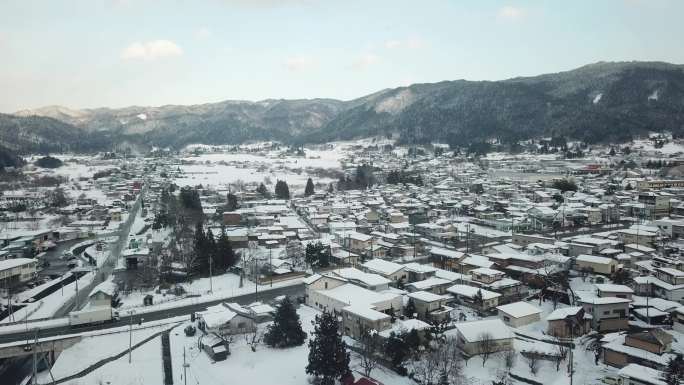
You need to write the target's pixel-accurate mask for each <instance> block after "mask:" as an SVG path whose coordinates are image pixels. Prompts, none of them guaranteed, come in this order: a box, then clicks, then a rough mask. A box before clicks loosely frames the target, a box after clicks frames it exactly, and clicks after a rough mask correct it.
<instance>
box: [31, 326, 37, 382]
mask: <svg viewBox="0 0 684 385" xmlns="http://www.w3.org/2000/svg"><path fill="white" fill-rule="evenodd" d="M37 349H38V329H36V335H35V338H34V340H33V376H32V381H31V382H32V383H33V385H38V361H37V360H36V355H37V353H36V350H37Z"/></svg>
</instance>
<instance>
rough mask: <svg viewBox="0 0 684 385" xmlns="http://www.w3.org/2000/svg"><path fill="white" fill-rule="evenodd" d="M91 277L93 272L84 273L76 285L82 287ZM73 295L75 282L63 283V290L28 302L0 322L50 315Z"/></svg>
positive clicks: (40, 317) (93, 276)
mask: <svg viewBox="0 0 684 385" xmlns="http://www.w3.org/2000/svg"><path fill="white" fill-rule="evenodd" d="M93 279H95V273H93V272H90V273H87V274H84V275H83V276H82V277H81V278H80V279H79V280H78V287H79V288H84V287H86V286H88V285H89V284H90V283H91V282H92V281H93ZM75 296H76V282H72V283H70V284H68V285H64V290H61V289H60V290H57V291H55V292H54V293H52V294H50V295H48V296H47V297H45V298H43V299H41V300H39V301H36V302H33V303H31V304H29V305H27V306H25V307H24V308H22V309H21V310H18V311H17V312H16V313H15V314H14V319H13V320H10V318H9V317H7V318H5V319H4V320H1V321H0V324H3V323H9V322H14V321H21V320H25V319H26V317H27V316H28V319H29V320H37V319H43V318H48V317H52V316H54V315H55V312H57V310H59V309H60V308H61V307H62V306H63V305H64V304H66V303H68V302H70V301H72V300H73V298H74V297H75ZM0 330H2V332H6V328H5V327H3V328H2V329H0Z"/></svg>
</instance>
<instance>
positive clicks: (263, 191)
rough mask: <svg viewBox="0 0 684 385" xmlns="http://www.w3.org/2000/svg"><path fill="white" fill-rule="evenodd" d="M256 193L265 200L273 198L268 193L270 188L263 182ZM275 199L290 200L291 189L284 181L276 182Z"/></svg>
mask: <svg viewBox="0 0 684 385" xmlns="http://www.w3.org/2000/svg"><path fill="white" fill-rule="evenodd" d="M256 192H257V193H259V195H261V196H262V197H264V198H270V197H271V192H270V191H268V188H267V187H266V185H265V184H263V182H262V183H261V184H259V187H257V189H256ZM275 197H276V198H278V199H290V187H289V186H288V185H287V182H285V181H284V180H279V181H277V182H276V185H275Z"/></svg>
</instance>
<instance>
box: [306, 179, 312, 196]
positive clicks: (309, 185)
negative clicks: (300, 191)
mask: <svg viewBox="0 0 684 385" xmlns="http://www.w3.org/2000/svg"><path fill="white" fill-rule="evenodd" d="M313 193H314V184H313V181H312V180H311V178H309V179H308V180H307V181H306V188H304V196H307V197H308V196H311V195H313Z"/></svg>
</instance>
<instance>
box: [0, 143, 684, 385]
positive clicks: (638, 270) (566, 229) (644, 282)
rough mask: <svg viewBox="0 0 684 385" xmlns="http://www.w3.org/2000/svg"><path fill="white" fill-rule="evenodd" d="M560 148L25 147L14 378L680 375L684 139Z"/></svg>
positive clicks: (6, 305) (10, 338)
mask: <svg viewBox="0 0 684 385" xmlns="http://www.w3.org/2000/svg"><path fill="white" fill-rule="evenodd" d="M659 141H664V142H666V144H665V145H656V146H654V143H656V142H659ZM563 146H567V147H568V148H569V149H568V150H567V151H566V152H563V151H560V150H558V151H557V150H556V149H555V148H554V147H553V146H552V147H551V148H549V141H547V140H540V141H529V142H527V143H523V144H522V148H521V149H520V151H519V152H518V153H516V154H512V153H509V152H490V153H488V154H486V155H481V156H473V154H471V153H467V152H459V151H454V150H451V149H450V148H449V147H448V146H445V145H439V144H435V145H413V146H401V145H397V144H396V143H394V141H392V140H388V139H380V138H375V139H367V140H361V141H353V142H332V143H328V144H326V145H320V146H308V147H298V148H294V147H291V146H286V145H282V144H279V143H277V142H258V143H253V144H249V145H240V146H206V145H191V146H188V147H186V148H185V149H184V150H182V151H180V152H174V151H170V150H168V149H153V151H151V152H149V153H147V154H131V153H126V152H124V153H101V154H98V155H93V156H83V155H70V154H59V155H52V156H46V157H40V156H33V157H29V158H26V163H25V165H24V166H22V167H20V168H16V169H8V170H6V173H5V174H4V180H3V182H2V194H1V195H0V204H1V205H2V209H3V211H2V214H1V215H2V222H0V226H2V227H1V231H0V234H1V236H0V242H2V248H1V249H0V255H1V256H2V261H0V271H1V273H0V275H1V276H2V284H1V285H0V286H2V296H3V299H2V301H1V302H2V304H1V305H0V308H1V309H2V312H1V313H0V316H1V317H2V319H1V320H0V322H1V324H0V357H1V358H2V361H1V365H2V366H1V369H2V371H3V374H2V376H3V377H2V378H3V383H13V381H17V383H38V384H58V383H65V384H174V383H175V384H186V383H191V384H223V383H225V382H226V381H227V379H229V378H241V379H246V380H248V381H249V382H250V383H254V384H276V383H278V384H287V385H301V384H309V383H312V382H317V381H320V383H322V384H335V383H338V382H341V383H343V384H378V385H379V384H388V385H389V384H407V385H408V384H573V383H574V384H599V383H608V384H651V385H663V384H669V383H671V382H668V378H674V377H671V376H676V375H678V374H677V373H678V372H677V370H680V369H678V368H681V360H682V353H684V306H683V305H682V304H683V303H684V302H683V301H684V271H683V269H684V267H683V265H684V262H683V261H684V259H682V257H681V255H682V250H684V241H682V240H681V239H680V238H681V236H682V234H684V202H682V201H681V199H682V197H684V188H683V187H684V180H681V179H676V178H674V177H672V176H671V175H665V174H663V173H662V172H661V171H662V170H664V169H665V168H663V169H656V166H654V165H663V164H667V165H669V168H667V170H669V171H668V172H670V173H672V174H673V175H674V173H675V172H677V170H679V167H680V166H677V164H680V163H679V162H680V160H681V159H684V145H682V144H681V143H680V142H679V141H678V140H676V139H672V138H671V137H660V136H657V137H653V138H647V139H642V140H635V141H633V142H632V143H629V144H627V145H625V146H623V147H616V146H586V145H584V144H581V143H564V144H563ZM572 152H575V153H579V152H581V154H580V155H579V156H574V157H572V156H570V154H571V153H572ZM668 376H670V377H668ZM5 379H6V380H5ZM22 381H23V382H22Z"/></svg>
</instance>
